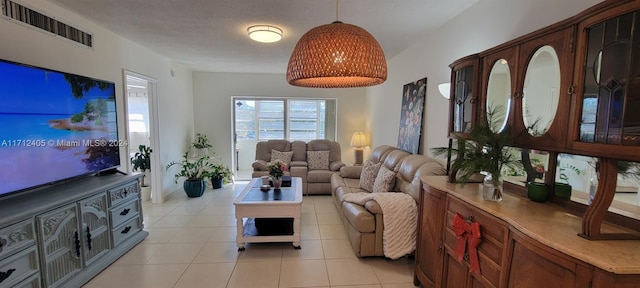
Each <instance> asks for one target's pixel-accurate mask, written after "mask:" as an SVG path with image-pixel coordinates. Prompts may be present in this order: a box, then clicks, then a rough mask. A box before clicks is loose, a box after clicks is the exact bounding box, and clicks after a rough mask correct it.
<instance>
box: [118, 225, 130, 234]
mask: <svg viewBox="0 0 640 288" xmlns="http://www.w3.org/2000/svg"><path fill="white" fill-rule="evenodd" d="M129 230H131V226H127V227H125V228H124V229H122V231H120V234H127V233H129Z"/></svg>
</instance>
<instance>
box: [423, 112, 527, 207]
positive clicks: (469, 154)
mask: <svg viewBox="0 0 640 288" xmlns="http://www.w3.org/2000/svg"><path fill="white" fill-rule="evenodd" d="M502 109H503V108H502V106H496V107H492V108H490V109H488V110H487V113H486V115H485V118H484V119H480V121H478V123H477V124H476V125H474V126H473V127H472V128H471V131H470V132H469V139H465V138H462V137H457V139H456V141H458V144H459V145H457V148H452V150H453V151H454V152H455V154H456V155H458V157H457V158H456V159H455V160H454V161H453V165H452V168H453V169H454V170H457V171H458V173H459V175H460V178H459V179H460V183H461V184H462V185H464V184H465V183H467V182H468V181H469V179H470V178H471V177H472V176H474V175H476V174H478V173H481V172H482V173H483V174H485V179H484V191H483V192H484V193H483V197H484V199H485V200H490V201H500V200H502V192H503V188H502V175H501V171H502V169H503V168H507V167H508V168H511V169H517V168H519V167H520V165H521V163H520V161H519V160H518V159H517V157H516V155H515V154H514V153H512V152H511V151H510V150H509V145H511V143H512V138H511V127H510V126H509V125H506V126H505V127H504V129H503V130H502V131H500V132H494V131H493V130H492V128H491V127H500V122H501V119H496V117H495V115H499V114H500V112H501V111H502ZM431 151H432V153H433V154H434V155H435V156H446V155H447V153H448V152H449V148H448V147H437V148H433V149H432V150H431Z"/></svg>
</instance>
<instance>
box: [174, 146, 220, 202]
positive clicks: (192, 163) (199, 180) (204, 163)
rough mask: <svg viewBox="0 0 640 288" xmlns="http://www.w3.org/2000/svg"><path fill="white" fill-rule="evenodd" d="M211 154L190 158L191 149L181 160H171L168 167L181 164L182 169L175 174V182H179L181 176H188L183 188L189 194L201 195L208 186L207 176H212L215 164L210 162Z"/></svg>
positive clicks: (193, 195) (191, 195) (192, 195)
mask: <svg viewBox="0 0 640 288" xmlns="http://www.w3.org/2000/svg"><path fill="white" fill-rule="evenodd" d="M210 158H211V156H209V155H203V156H200V157H198V158H196V159H189V151H187V152H185V153H184V155H183V156H182V160H180V161H179V162H177V161H171V162H170V163H169V164H167V166H166V169H167V170H169V168H171V167H172V166H179V167H180V171H178V172H177V173H176V174H175V175H174V182H175V183H178V179H179V178H183V177H184V178H186V179H185V181H184V183H183V188H184V191H185V193H187V196H189V197H200V196H202V194H203V193H204V190H205V189H206V188H207V182H206V179H207V177H209V176H211V171H212V169H213V164H211V163H209V159H210Z"/></svg>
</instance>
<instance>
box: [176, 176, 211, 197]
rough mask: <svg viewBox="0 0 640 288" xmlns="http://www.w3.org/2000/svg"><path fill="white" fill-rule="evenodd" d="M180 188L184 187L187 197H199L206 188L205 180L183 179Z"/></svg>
mask: <svg viewBox="0 0 640 288" xmlns="http://www.w3.org/2000/svg"><path fill="white" fill-rule="evenodd" d="M182 188H184V192H185V193H187V196H188V197H190V198H194V197H200V196H202V194H203V193H204V190H205V189H206V188H207V181H205V180H204V179H201V180H184V184H182Z"/></svg>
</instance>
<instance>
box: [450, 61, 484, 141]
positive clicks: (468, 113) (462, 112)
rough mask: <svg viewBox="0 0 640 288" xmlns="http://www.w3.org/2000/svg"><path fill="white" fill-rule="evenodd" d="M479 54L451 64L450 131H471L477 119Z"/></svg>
mask: <svg viewBox="0 0 640 288" xmlns="http://www.w3.org/2000/svg"><path fill="white" fill-rule="evenodd" d="M478 59H479V58H478V56H477V55H472V56H469V57H465V58H462V59H460V60H457V61H456V62H454V63H452V64H451V65H449V67H451V87H452V92H453V94H452V95H451V98H450V107H449V108H450V124H449V131H450V132H453V133H456V134H460V133H463V134H464V133H469V131H470V130H471V127H472V126H473V124H474V122H475V119H476V117H477V116H476V102H477V99H478V96H477V93H476V91H477V88H476V85H478V79H477V78H478V63H479V60H478Z"/></svg>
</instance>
